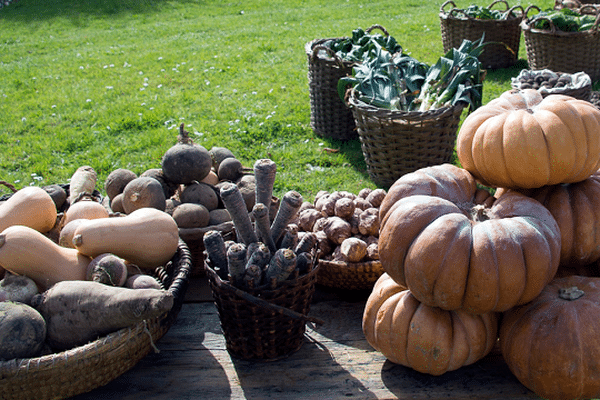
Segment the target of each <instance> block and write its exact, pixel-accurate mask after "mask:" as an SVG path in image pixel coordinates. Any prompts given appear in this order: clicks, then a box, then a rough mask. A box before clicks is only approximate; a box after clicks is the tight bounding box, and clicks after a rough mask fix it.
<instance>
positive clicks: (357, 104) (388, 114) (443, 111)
mask: <svg viewBox="0 0 600 400" xmlns="http://www.w3.org/2000/svg"><path fill="white" fill-rule="evenodd" d="M347 101H348V105H349V107H350V108H354V109H356V110H357V111H360V112H364V113H367V114H370V115H372V116H374V117H377V118H386V119H387V118H391V119H405V120H422V119H432V118H444V117H447V116H449V115H451V114H454V113H455V112H458V109H460V110H461V111H462V110H463V109H464V108H465V107H466V106H467V105H466V104H465V103H462V102H459V103H457V104H455V105H449V106H444V107H440V108H436V109H433V110H427V111H402V110H389V109H387V108H381V107H377V106H374V105H371V104H367V103H365V102H364V101H362V100H360V99H358V98H357V97H356V90H355V89H354V88H352V90H351V93H350V96H348V100H347Z"/></svg>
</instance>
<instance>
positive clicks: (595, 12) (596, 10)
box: [579, 4, 600, 31]
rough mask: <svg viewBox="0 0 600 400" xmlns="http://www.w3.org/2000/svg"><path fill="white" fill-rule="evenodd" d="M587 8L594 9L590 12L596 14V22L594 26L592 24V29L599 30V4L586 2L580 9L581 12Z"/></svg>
mask: <svg viewBox="0 0 600 400" xmlns="http://www.w3.org/2000/svg"><path fill="white" fill-rule="evenodd" d="M587 9H590V10H592V11H593V12H590V14H593V15H596V21H595V22H594V26H592V28H591V29H590V30H594V31H597V30H598V24H599V23H600V8H598V7H597V6H595V5H593V4H584V5H583V6H581V8H580V9H579V13H580V14H583V13H584V12H585V11H586V10H587Z"/></svg>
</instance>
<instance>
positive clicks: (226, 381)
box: [72, 278, 538, 400]
mask: <svg viewBox="0 0 600 400" xmlns="http://www.w3.org/2000/svg"><path fill="white" fill-rule="evenodd" d="M367 296H368V293H354V294H348V293H336V292H335V291H331V290H328V289H326V288H321V287H317V291H316V293H315V296H314V300H313V303H312V305H311V312H310V315H311V316H313V317H316V318H320V319H322V320H323V321H325V324H324V325H320V326H312V325H311V324H309V325H307V329H306V334H305V341H304V344H303V346H302V348H301V349H300V350H298V351H297V352H296V353H294V354H291V355H290V356H289V357H287V358H286V359H284V360H280V361H271V362H251V361H243V360H237V359H234V358H232V357H230V356H229V353H228V352H227V350H226V347H225V339H224V337H223V335H222V334H221V329H220V322H219V316H218V314H217V311H216V308H215V306H214V305H213V303H212V299H211V295H210V289H209V288H208V285H207V282H206V280H205V278H194V279H192V280H191V281H190V288H189V289H188V293H187V295H186V302H185V303H184V305H183V307H182V309H181V312H180V313H179V315H178V319H177V321H176V322H175V324H173V326H172V327H171V329H170V330H169V332H167V334H166V335H165V336H164V337H163V338H161V339H160V341H158V342H157V344H156V345H157V347H158V349H159V352H158V353H151V354H149V355H148V356H146V357H145V358H144V359H143V360H141V361H140V362H139V363H138V364H137V365H136V366H135V367H134V368H133V369H131V370H130V371H128V372H126V373H125V374H123V375H121V376H120V377H118V378H117V379H115V380H114V381H112V382H110V383H109V384H107V385H105V386H103V387H100V388H97V389H95V390H93V391H91V392H89V393H85V394H81V395H79V396H75V397H73V398H72V399H73V400H92V399H94V400H97V399H102V400H113V399H114V400H117V399H119V400H153V399H156V400H163V399H164V400H167V399H169V400H177V399H199V398H202V399H229V398H232V399H263V398H275V399H290V400H291V399H312V398H314V399H347V398H358V399H431V398H433V399H439V398H445V399H536V398H538V397H537V396H536V395H535V394H534V393H533V392H531V391H529V390H528V389H527V388H525V387H524V386H523V385H521V384H520V383H519V382H518V381H517V379H516V378H515V377H514V376H513V375H512V374H511V373H510V371H509V370H508V367H507V366H506V364H505V363H504V361H503V360H502V357H501V356H500V354H499V352H498V351H497V350H494V351H493V352H492V353H491V354H490V355H488V356H487V357H485V358H484V359H483V360H480V361H479V362H477V363H475V364H473V365H470V366H466V367H462V368H460V369H459V370H457V371H453V372H448V373H446V374H444V375H442V376H438V377H434V376H430V375H427V374H421V373H418V372H416V371H414V370H412V369H410V368H405V367H402V366H400V365H396V364H393V363H391V362H389V361H387V360H386V359H385V357H384V356H382V355H381V354H380V353H379V352H377V351H375V350H374V349H373V348H372V347H371V346H370V345H369V344H368V343H367V341H366V339H365V338H364V335H363V333H362V328H361V320H362V312H363V309H364V305H365V300H366V297H367Z"/></svg>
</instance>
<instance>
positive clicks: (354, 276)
mask: <svg viewBox="0 0 600 400" xmlns="http://www.w3.org/2000/svg"><path fill="white" fill-rule="evenodd" d="M383 272H384V271H383V267H382V266H381V261H379V260H372V261H364V262H358V263H350V262H342V261H328V260H319V274H318V277H317V283H318V284H319V285H323V286H327V287H330V288H334V289H343V290H369V289H373V286H374V285H375V282H377V279H379V277H380V276H381V275H382V274H383Z"/></svg>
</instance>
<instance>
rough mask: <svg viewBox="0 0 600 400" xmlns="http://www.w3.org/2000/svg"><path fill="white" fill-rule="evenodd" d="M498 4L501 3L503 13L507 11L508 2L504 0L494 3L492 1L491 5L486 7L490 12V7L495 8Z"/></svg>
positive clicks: (497, 0)
mask: <svg viewBox="0 0 600 400" xmlns="http://www.w3.org/2000/svg"><path fill="white" fill-rule="evenodd" d="M498 3H502V4H504V11H507V10H508V2H507V1H506V0H495V1H493V2H492V4H490V5H489V6H488V8H489V9H490V10H491V9H492V7H494V6H495V5H496V4H498Z"/></svg>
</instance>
